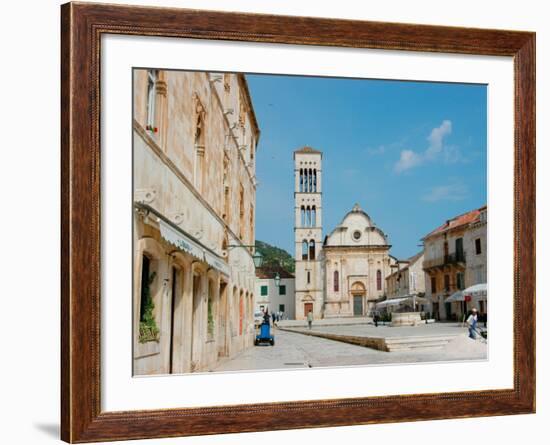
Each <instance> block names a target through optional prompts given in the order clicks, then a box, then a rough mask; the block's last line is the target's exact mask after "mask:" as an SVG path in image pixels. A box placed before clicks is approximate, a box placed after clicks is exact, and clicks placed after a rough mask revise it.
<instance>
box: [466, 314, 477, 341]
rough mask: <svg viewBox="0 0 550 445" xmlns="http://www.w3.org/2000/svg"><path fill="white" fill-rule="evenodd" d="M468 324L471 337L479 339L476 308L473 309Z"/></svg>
mask: <svg viewBox="0 0 550 445" xmlns="http://www.w3.org/2000/svg"><path fill="white" fill-rule="evenodd" d="M466 324H467V325H468V331H469V337H470V338H471V339H473V340H475V339H476V338H477V309H476V308H475V307H474V308H472V312H471V313H470V316H469V317H468V319H467V320H466Z"/></svg>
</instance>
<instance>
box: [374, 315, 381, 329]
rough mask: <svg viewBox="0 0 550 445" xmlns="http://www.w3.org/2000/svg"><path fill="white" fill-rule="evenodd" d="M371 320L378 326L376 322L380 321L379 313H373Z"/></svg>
mask: <svg viewBox="0 0 550 445" xmlns="http://www.w3.org/2000/svg"><path fill="white" fill-rule="evenodd" d="M373 321H374V326H375V327H378V322H379V321H380V315H379V314H378V312H375V313H374V317H373Z"/></svg>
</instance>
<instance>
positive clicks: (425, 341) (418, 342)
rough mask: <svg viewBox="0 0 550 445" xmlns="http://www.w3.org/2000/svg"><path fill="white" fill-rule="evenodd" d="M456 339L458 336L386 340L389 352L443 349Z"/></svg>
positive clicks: (390, 338) (389, 338)
mask: <svg viewBox="0 0 550 445" xmlns="http://www.w3.org/2000/svg"><path fill="white" fill-rule="evenodd" d="M455 337H456V335H445V336H443V335H442V336H431V337H408V338H397V337H393V338H392V337H388V338H386V339H385V344H386V349H387V350H388V351H389V352H394V351H408V350H413V349H442V348H444V347H445V346H447V344H448V343H449V342H450V341H451V340H453V339H454V338H455Z"/></svg>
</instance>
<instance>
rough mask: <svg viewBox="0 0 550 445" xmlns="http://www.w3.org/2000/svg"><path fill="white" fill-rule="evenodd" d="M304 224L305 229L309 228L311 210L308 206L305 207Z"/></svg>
mask: <svg viewBox="0 0 550 445" xmlns="http://www.w3.org/2000/svg"><path fill="white" fill-rule="evenodd" d="M306 223H307V224H306V225H307V227H311V209H310V207H309V206H307V207H306Z"/></svg>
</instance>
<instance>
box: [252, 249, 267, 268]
mask: <svg viewBox="0 0 550 445" xmlns="http://www.w3.org/2000/svg"><path fill="white" fill-rule="evenodd" d="M252 259H253V260H254V266H255V267H256V268H258V267H262V264H263V263H264V257H263V256H262V254H261V253H260V252H258V251H256V253H255V254H254V256H253V257H252Z"/></svg>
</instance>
